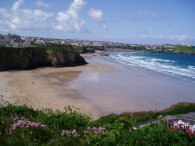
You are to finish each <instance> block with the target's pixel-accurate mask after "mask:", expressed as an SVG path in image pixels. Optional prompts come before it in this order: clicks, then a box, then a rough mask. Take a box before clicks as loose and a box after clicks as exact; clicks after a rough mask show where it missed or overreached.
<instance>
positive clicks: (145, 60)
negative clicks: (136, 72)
mask: <svg viewBox="0 0 195 146" xmlns="http://www.w3.org/2000/svg"><path fill="white" fill-rule="evenodd" d="M110 56H111V57H112V58H114V59H115V60H117V61H118V62H120V63H123V64H127V65H136V66H140V67H144V68H146V69H150V70H154V71H157V72H161V73H166V74H170V75H174V76H175V75H179V76H184V77H188V78H195V66H188V68H183V67H181V66H178V65H175V64H174V63H175V60H168V59H167V60H164V59H159V58H154V57H147V56H135V55H134V54H133V53H132V54H131V53H129V54H124V53H114V54H111V55H110Z"/></svg>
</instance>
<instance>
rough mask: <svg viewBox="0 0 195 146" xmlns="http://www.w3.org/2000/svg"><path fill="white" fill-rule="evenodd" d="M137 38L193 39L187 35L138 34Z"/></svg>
mask: <svg viewBox="0 0 195 146" xmlns="http://www.w3.org/2000/svg"><path fill="white" fill-rule="evenodd" d="M139 38H141V39H164V40H175V41H188V40H194V38H193V37H191V36H189V35H156V36H149V35H140V36H139Z"/></svg>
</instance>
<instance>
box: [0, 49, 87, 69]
mask: <svg viewBox="0 0 195 146" xmlns="http://www.w3.org/2000/svg"><path fill="white" fill-rule="evenodd" d="M84 64H86V61H85V59H84V58H83V57H81V56H80V54H79V53H78V52H73V51H67V50H66V49H55V50H52V49H47V48H33V47H32V48H0V71H4V70H24V69H33V68H38V67H45V66H54V67H63V66H76V65H84Z"/></svg>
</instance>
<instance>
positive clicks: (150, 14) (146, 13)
mask: <svg viewBox="0 0 195 146" xmlns="http://www.w3.org/2000/svg"><path fill="white" fill-rule="evenodd" d="M139 15H141V16H147V17H152V18H160V15H159V14H157V13H156V12H154V11H145V10H140V11H139Z"/></svg>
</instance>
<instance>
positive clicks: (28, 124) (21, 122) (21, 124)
mask: <svg viewBox="0 0 195 146" xmlns="http://www.w3.org/2000/svg"><path fill="white" fill-rule="evenodd" d="M16 119H17V118H15V119H14V120H16ZM33 127H36V128H42V129H47V128H48V127H47V125H44V124H41V123H36V122H33V121H28V120H25V119H18V120H17V121H15V123H13V124H12V125H11V127H10V134H12V133H14V132H15V131H16V129H17V128H33Z"/></svg>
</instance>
